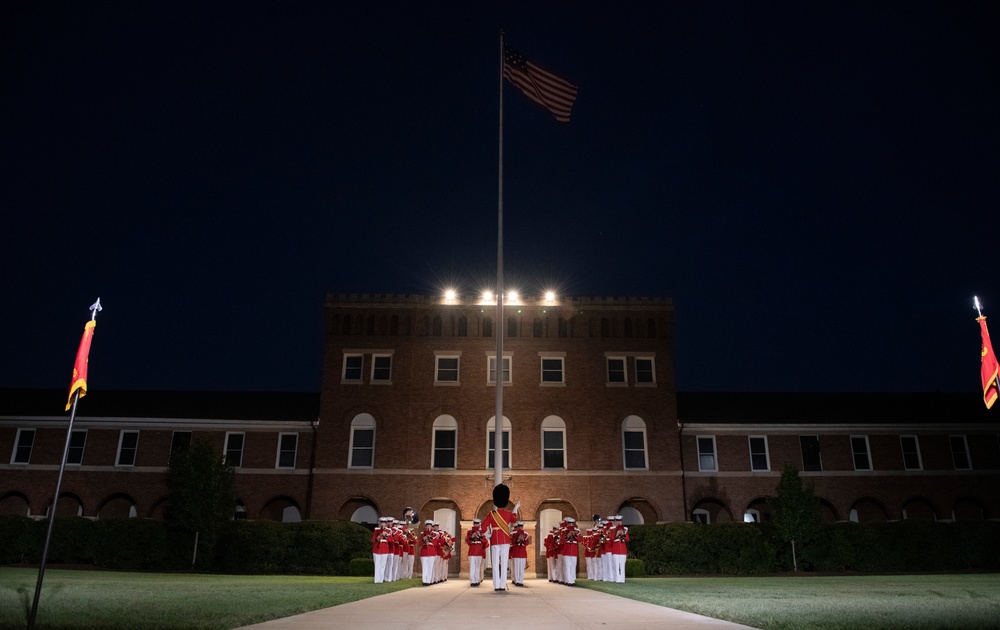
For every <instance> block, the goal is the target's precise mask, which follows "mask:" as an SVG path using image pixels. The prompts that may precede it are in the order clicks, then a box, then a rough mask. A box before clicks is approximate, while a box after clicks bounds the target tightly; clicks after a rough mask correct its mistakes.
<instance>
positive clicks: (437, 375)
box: [434, 352, 462, 386]
mask: <svg viewBox="0 0 1000 630" xmlns="http://www.w3.org/2000/svg"><path fill="white" fill-rule="evenodd" d="M442 359H454V360H455V380H450V379H449V380H442V379H441V370H442V367H441V361H442ZM447 369H448V371H449V372H450V371H451V368H447ZM461 380H462V355H461V353H458V352H447V353H444V352H442V353H440V354H437V353H435V355H434V384H435V385H446V386H447V385H458V384H459V383H460V382H461Z"/></svg>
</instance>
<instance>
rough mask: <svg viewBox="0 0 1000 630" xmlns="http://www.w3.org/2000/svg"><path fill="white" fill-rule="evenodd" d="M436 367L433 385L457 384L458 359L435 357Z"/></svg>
mask: <svg viewBox="0 0 1000 630" xmlns="http://www.w3.org/2000/svg"><path fill="white" fill-rule="evenodd" d="M435 359H436V361H437V365H436V367H435V370H434V382H435V383H457V382H458V357H454V356H440V357H435Z"/></svg>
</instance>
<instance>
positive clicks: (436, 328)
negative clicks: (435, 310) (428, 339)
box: [431, 316, 441, 337]
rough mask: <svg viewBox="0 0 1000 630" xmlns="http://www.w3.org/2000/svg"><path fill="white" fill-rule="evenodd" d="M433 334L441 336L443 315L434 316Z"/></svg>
mask: <svg viewBox="0 0 1000 630" xmlns="http://www.w3.org/2000/svg"><path fill="white" fill-rule="evenodd" d="M431 335H433V336H435V337H440V336H441V317H440V316H437V317H435V318H434V323H433V324H432V328H431Z"/></svg>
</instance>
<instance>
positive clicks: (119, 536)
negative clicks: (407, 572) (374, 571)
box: [0, 515, 371, 575]
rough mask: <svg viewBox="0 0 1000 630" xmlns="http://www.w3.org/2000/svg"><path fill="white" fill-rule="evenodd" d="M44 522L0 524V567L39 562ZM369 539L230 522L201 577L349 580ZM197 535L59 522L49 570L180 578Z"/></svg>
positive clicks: (363, 532)
mask: <svg viewBox="0 0 1000 630" xmlns="http://www.w3.org/2000/svg"><path fill="white" fill-rule="evenodd" d="M47 529H48V521H47V520H38V521H36V520H33V519H30V518H27V517H24V516H6V515H5V516H0V540H3V541H4V544H3V545H0V564H20V563H29V564H37V563H39V562H41V557H42V547H43V546H44V544H45V533H46V530H47ZM370 540H371V532H370V531H369V530H368V529H366V528H364V527H362V526H361V525H357V524H356V523H349V522H341V521H336V522H304V523H278V522H274V521H230V522H228V523H226V524H225V525H224V526H223V527H222V529H221V531H220V532H219V535H218V539H217V540H216V541H215V542H214V544H204V543H205V541H204V540H203V541H201V543H202V544H200V546H199V549H198V569H199V570H201V571H209V572H213V571H214V572H222V573H254V574H260V573H272V574H274V573H280V574H318V575H331V574H332V575H348V573H349V571H350V562H351V560H352V559H353V558H357V557H368V556H369V555H370V553H371V545H370ZM193 551H194V534H193V533H192V532H189V531H185V530H182V529H178V528H176V527H172V526H171V525H170V524H168V523H165V522H163V521H153V520H145V519H134V518H133V519H105V520H90V519H85V518H80V517H71V518H58V519H56V522H55V525H54V527H53V531H52V541H51V543H50V545H49V556H48V562H49V563H50V564H81V565H93V566H95V567H100V568H104V569H113V570H118V571H177V570H187V569H189V568H190V566H191V555H192V552H193Z"/></svg>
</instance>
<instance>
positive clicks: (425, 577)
mask: <svg viewBox="0 0 1000 630" xmlns="http://www.w3.org/2000/svg"><path fill="white" fill-rule="evenodd" d="M435 560H437V556H420V579H421V581H422V582H423V583H424V584H433V583H434V561H435Z"/></svg>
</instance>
